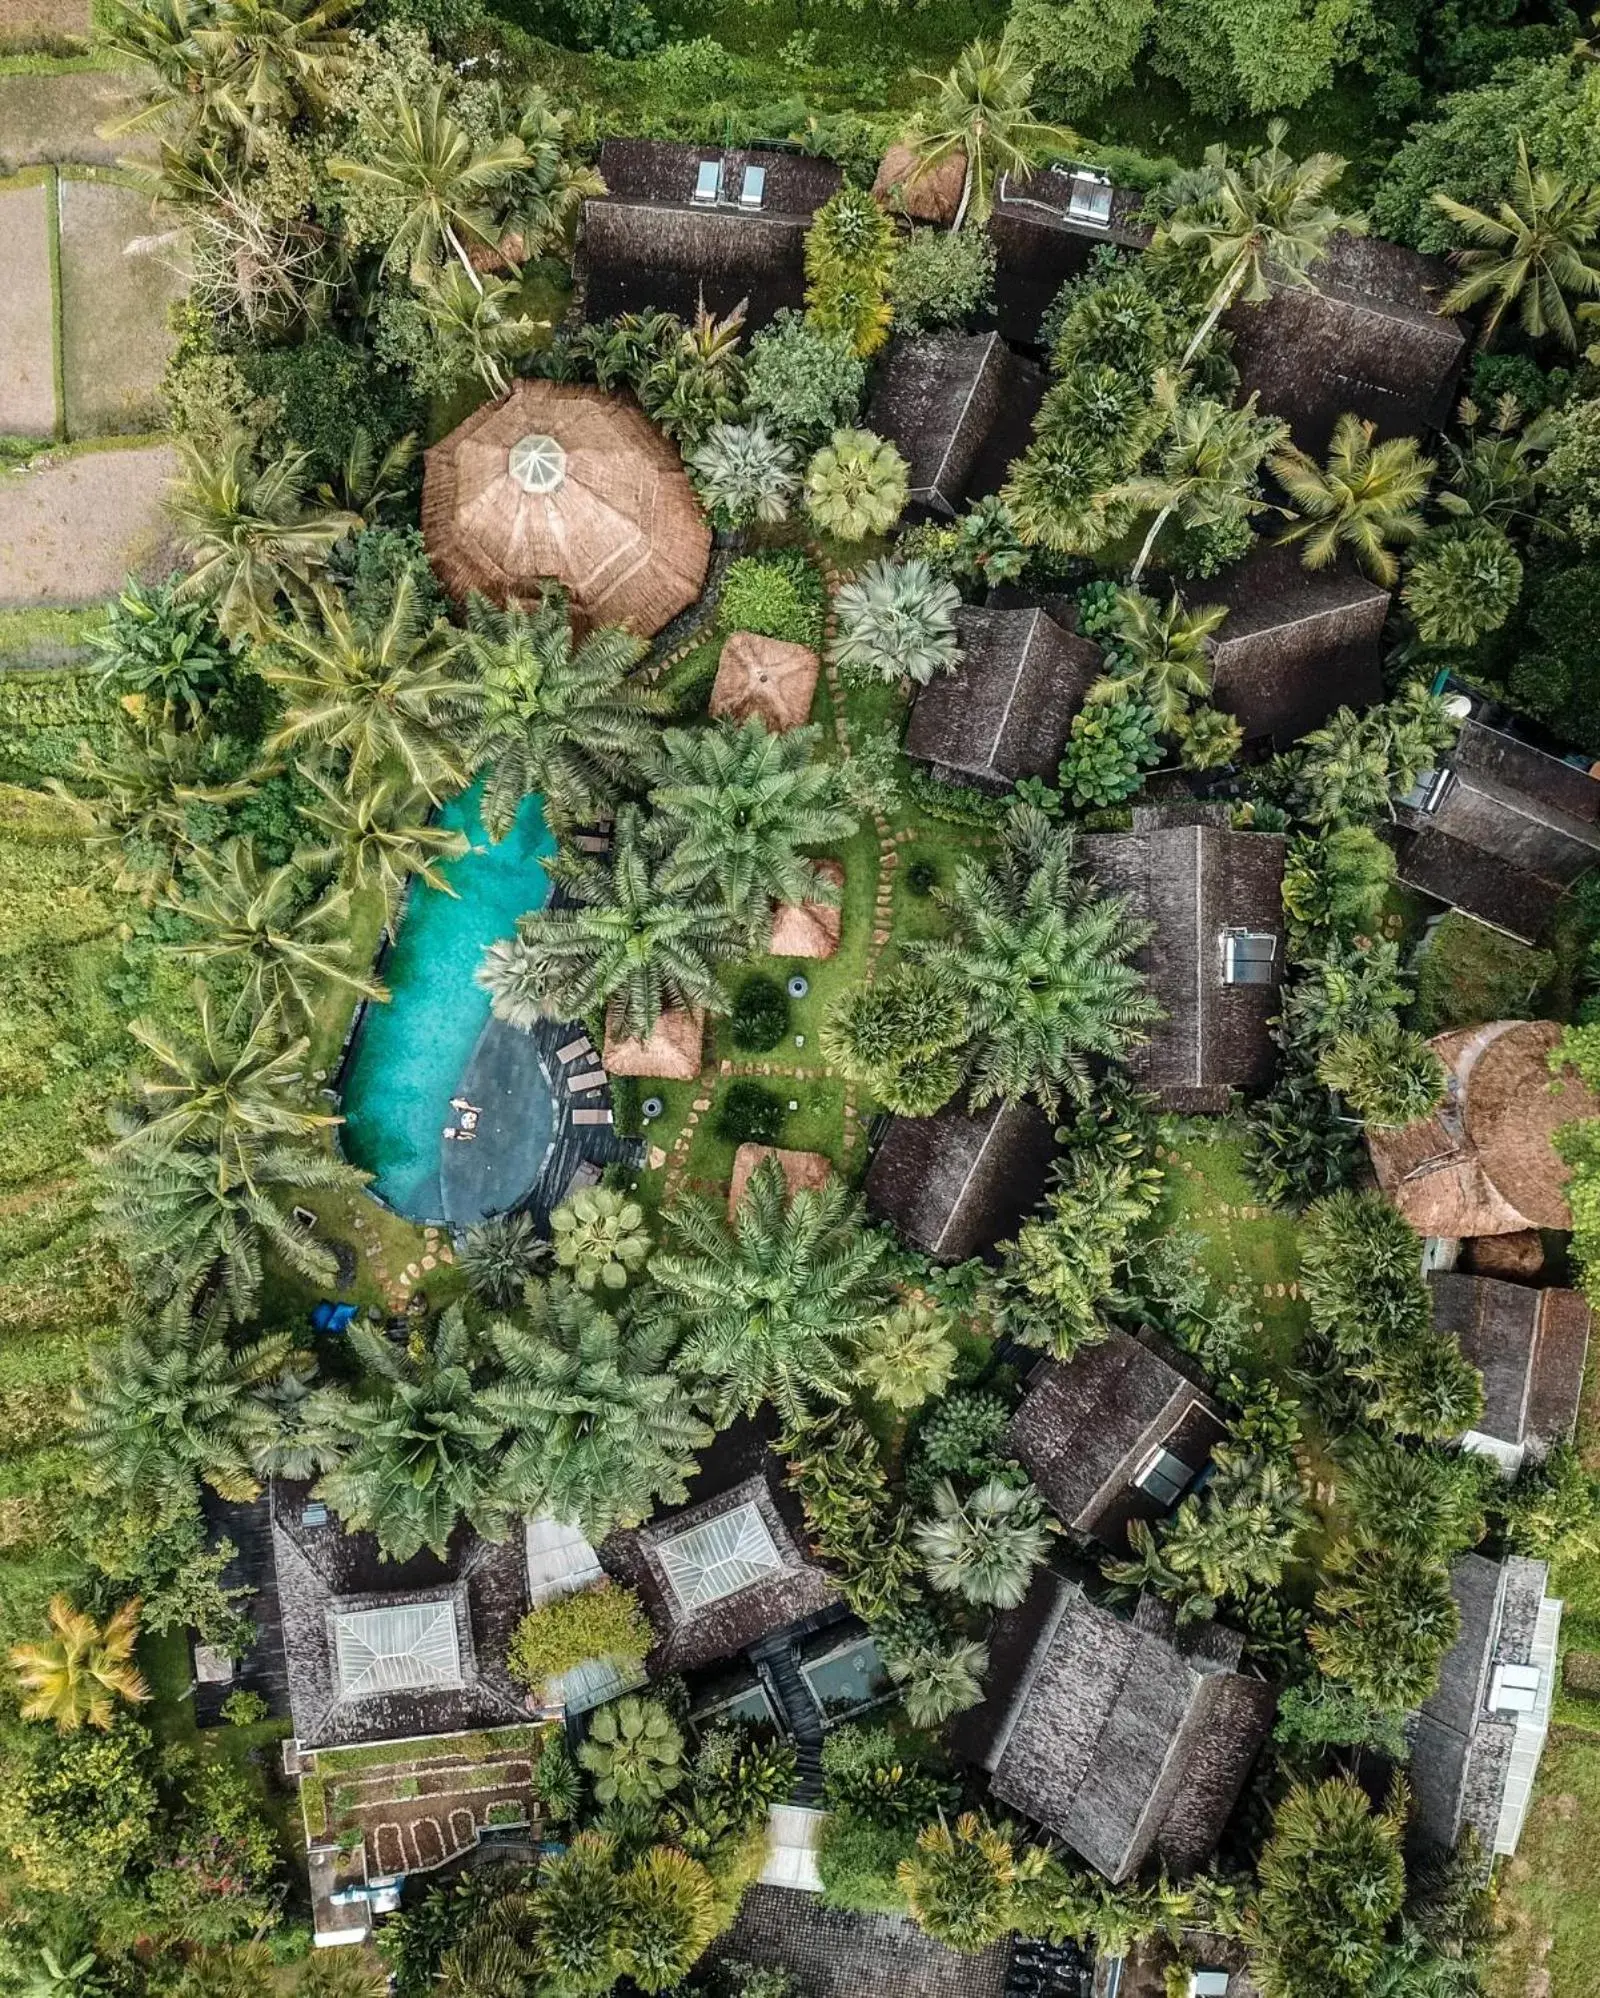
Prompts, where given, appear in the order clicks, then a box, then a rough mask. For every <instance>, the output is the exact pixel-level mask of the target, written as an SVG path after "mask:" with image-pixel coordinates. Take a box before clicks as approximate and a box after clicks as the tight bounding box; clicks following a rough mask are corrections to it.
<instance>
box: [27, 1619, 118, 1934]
mask: <svg viewBox="0 0 1600 1998" xmlns="http://www.w3.org/2000/svg"><path fill="white" fill-rule="evenodd" d="M49 1617H50V1633H51V1634H50V1636H49V1637H47V1638H46V1639H45V1640H44V1641H43V1642H42V1643H40V1644H17V1645H13V1646H12V1649H11V1668H12V1670H13V1671H14V1672H15V1673H16V1675H17V1678H18V1680H19V1682H20V1683H21V1686H22V1689H23V1691H24V1692H25V1693H27V1695H28V1697H27V1699H25V1700H24V1701H23V1703H22V1718H23V1719H24V1720H33V1721H53V1722H54V1723H55V1726H56V1728H57V1730H58V1731H59V1732H60V1733H62V1734H76V1733H77V1731H78V1729H79V1728H80V1727H82V1726H84V1725H85V1723H87V1725H88V1726H90V1727H97V1728H102V1729H104V1728H108V1727H110V1725H111V1723H112V1720H113V1719H114V1718H115V1715H116V1703H117V1701H118V1700H127V1701H128V1702H129V1703H130V1704H133V1705H138V1704H139V1703H140V1702H142V1701H144V1700H148V1699H149V1697H150V1688H149V1687H148V1686H147V1685H146V1684H145V1682H144V1679H143V1678H142V1676H141V1675H140V1672H139V1668H138V1666H137V1665H136V1664H135V1663H134V1659H133V1651H134V1645H135V1644H136V1643H137V1642H138V1637H139V1598H138V1597H137V1596H135V1597H134V1598H133V1600H132V1601H131V1602H126V1603H124V1604H123V1605H122V1607H121V1609H119V1610H118V1611H117V1612H116V1614H115V1615H114V1616H112V1617H110V1618H109V1619H108V1620H107V1622H106V1623H105V1624H104V1625H101V1624H98V1623H96V1622H95V1620H94V1618H93V1617H92V1616H90V1615H89V1614H88V1613H87V1612H86V1611H84V1610H80V1609H74V1608H73V1606H72V1604H71V1603H70V1602H68V1600H67V1598H66V1597H65V1596H54V1597H52V1598H51V1602H50V1610H49ZM92 1960H93V1959H91V1961H92Z"/></svg>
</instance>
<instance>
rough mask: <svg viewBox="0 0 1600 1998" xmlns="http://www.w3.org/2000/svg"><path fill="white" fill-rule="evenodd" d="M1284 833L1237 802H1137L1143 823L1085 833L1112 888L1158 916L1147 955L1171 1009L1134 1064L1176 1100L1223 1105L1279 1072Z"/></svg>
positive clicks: (1171, 1104) (1142, 911) (1186, 1107)
mask: <svg viewBox="0 0 1600 1998" xmlns="http://www.w3.org/2000/svg"><path fill="white" fill-rule="evenodd" d="M1285 851H1286V842H1285V841H1284V839H1283V837H1282V836H1281V835H1280V834H1277V833H1258V832H1234V831H1233V830H1232V828H1231V825H1230V813H1229V809H1228V807H1227V806H1226V805H1204V804H1188V805H1178V804H1173V805H1136V806H1135V807H1134V810H1133V829H1132V830H1131V831H1130V832H1125V833H1093V834H1090V835H1089V836H1087V837H1086V838H1084V839H1083V840H1081V841H1080V842H1079V852H1080V853H1081V854H1082V857H1083V864H1084V866H1085V867H1086V868H1087V869H1088V871H1089V873H1090V874H1091V875H1092V876H1093V877H1094V879H1095V881H1096V882H1097V883H1098V885H1099V887H1100V890H1101V893H1102V894H1105V895H1117V896H1120V897H1122V899H1123V900H1124V901H1125V902H1126V903H1127V905H1128V909H1129V913H1130V914H1131V915H1133V916H1134V917H1135V918H1137V919H1138V920H1139V921H1141V922H1144V923H1148V924H1151V925H1153V934H1152V935H1151V938H1150V941H1149V942H1148V943H1147V944H1145V945H1144V947H1143V948H1142V950H1141V951H1140V952H1139V954H1138V957H1137V959H1136V962H1137V963H1138V965H1139V967H1140V969H1141V970H1142V971H1143V972H1144V975H1145V977H1146V979H1147V980H1148V982H1149V986H1150V990H1151V992H1152V993H1153V994H1154V996H1155V997H1156V999H1158V1000H1159V1001H1160V1004H1161V1007H1162V1011H1163V1013H1164V1014H1165V1016H1166V1017H1165V1018H1164V1019H1161V1020H1157V1021H1156V1022H1155V1023H1154V1024H1153V1025H1152V1026H1151V1027H1150V1028H1149V1029H1148V1039H1146V1040H1145V1041H1144V1042H1143V1043H1141V1044H1139V1045H1137V1046H1135V1047H1133V1048H1132V1049H1130V1051H1129V1054H1128V1058H1127V1065H1128V1067H1129V1069H1130V1070H1131V1071H1132V1073H1133V1074H1134V1075H1136V1076H1137V1077H1138V1078H1139V1080H1140V1081H1141V1082H1143V1083H1144V1084H1145V1085H1146V1086H1147V1087H1149V1088H1151V1089H1153V1090H1155V1091H1156V1092H1157V1094H1158V1095H1159V1096H1160V1098H1161V1101H1162V1103H1163V1104H1164V1105H1165V1106H1166V1107H1167V1108H1168V1109H1170V1110H1177V1111H1181V1112H1202V1113H1209V1112H1220V1111H1223V1110H1225V1109H1226V1108H1227V1106H1228V1094H1229V1091H1230V1090H1233V1089H1261V1088H1265V1087H1266V1086H1267V1085H1268V1084H1269V1083H1270V1082H1271V1081H1272V1077H1273V1074H1274V1071H1275V1069H1276V1066H1277V1053H1276V1049H1275V1048H1274V1045H1273V1041H1272V1036H1271V1034H1270V1032H1269V1031H1268V1022H1269V1021H1270V1020H1271V1019H1272V1018H1273V1017H1274V1015H1275V1014H1276V1013H1277V1011H1278V987H1279V984H1280V983H1281V981H1282V977H1283V952H1284V927H1283V863H1284V854H1285Z"/></svg>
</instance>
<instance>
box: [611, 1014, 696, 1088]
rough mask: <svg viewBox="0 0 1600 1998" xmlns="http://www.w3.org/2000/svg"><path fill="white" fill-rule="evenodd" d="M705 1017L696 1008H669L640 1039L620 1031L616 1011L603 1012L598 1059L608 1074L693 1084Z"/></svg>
mask: <svg viewBox="0 0 1600 1998" xmlns="http://www.w3.org/2000/svg"><path fill="white" fill-rule="evenodd" d="M705 1026H706V1016H705V1013H704V1011H703V1010H702V1009H701V1008H700V1007H698V1006H669V1007H668V1008H667V1010H666V1011H665V1012H664V1013H663V1014H662V1015H661V1017H660V1019H658V1020H657V1021H656V1023H655V1025H654V1026H653V1027H652V1028H651V1029H650V1031H649V1033H648V1034H646V1035H645V1037H644V1039H643V1040H641V1039H640V1038H639V1036H638V1035H637V1034H624V1033H622V1032H620V1031H619V1028H618V1024H617V1014H616V1008H615V1007H614V1006H613V1007H611V1008H610V1009H609V1010H608V1011H607V1013H606V1044H605V1050H604V1052H603V1054H602V1055H601V1057H600V1059H601V1061H602V1062H603V1063H604V1065H605V1069H606V1072H607V1073H608V1074H609V1075H639V1076H649V1077H651V1078H652V1079H653V1080H656V1081H660V1082H693V1080H694V1079H695V1077H696V1076H697V1075H698V1074H699V1073H700V1047H701V1042H702V1040H703V1039H704V1036H705Z"/></svg>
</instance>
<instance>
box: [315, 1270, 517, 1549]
mask: <svg viewBox="0 0 1600 1998" xmlns="http://www.w3.org/2000/svg"><path fill="white" fill-rule="evenodd" d="M350 1340H351V1344H352V1346H353V1347H354V1349H355V1354H356V1357H357V1359H358V1360H359V1361H360V1363H361V1366H362V1370H363V1371H362V1381H361V1386H360V1388H359V1390H358V1391H357V1392H356V1393H354V1394H345V1393H343V1392H342V1391H335V1390H332V1389H330V1390H329V1392H328V1393H327V1395H326V1396H325V1397H324V1404H323V1408H322V1410H321V1413H320V1420H321V1422H322V1423H323V1425H324V1426H325V1427H326V1428H327V1429H328V1430H329V1431H330V1432H331V1433H332V1434H334V1435H336V1436H337V1437H338V1438H339V1439H340V1440H341V1442H342V1444H343V1447H344V1456H343V1459H342V1461H341V1462H340V1464H339V1465H338V1467H337V1468H336V1469H334V1470H332V1471H329V1472H327V1473H326V1475H325V1476H324V1477H323V1478H322V1479H321V1480H320V1481H319V1483H318V1484H317V1487H316V1491H317V1496H318V1497H319V1498H322V1499H325V1500H326V1501H327V1503H328V1504H329V1505H331V1506H332V1507H333V1508H334V1510H335V1511H336V1512H337V1513H338V1514H339V1516H340V1518H341V1519H342V1520H343V1521H344V1523H345V1526H346V1527H347V1528H348V1529H349V1531H351V1532H353V1533H372V1534H375V1535H376V1536H377V1541H378V1546H379V1547H380V1549H381V1550H382V1552H383V1553H384V1555H385V1556H386V1557H387V1558H388V1559H389V1560H391V1561H409V1560H410V1559H411V1557H412V1555H413V1554H416V1553H418V1552H419V1551H420V1550H421V1549H422V1548H424V1547H427V1548H429V1549H430V1550H431V1551H432V1552H433V1553H435V1554H437V1555H438V1556H439V1557H440V1559H441V1560H442V1559H443V1558H444V1554H445V1550H446V1546H447V1544H448V1542H449V1539H450V1536H451V1534H452V1533H453V1532H454V1531H455V1529H456V1527H457V1526H458V1525H459V1524H460V1522H461V1521H462V1520H466V1521H467V1522H468V1523H469V1524H470V1525H471V1526H472V1527H473V1528H475V1530H476V1531H477V1532H479V1533H481V1534H482V1535H483V1536H484V1538H485V1539H488V1540H501V1539H504V1537H505V1535H506V1533H507V1532H508V1531H509V1529H510V1527H511V1525H512V1522H513V1519H514V1518H515V1506H514V1504H513V1503H512V1501H511V1500H510V1499H509V1498H508V1496H507V1494H506V1491H505V1485H504V1478H503V1460H504V1444H505V1433H506V1425H505V1422H504V1420H503V1418H501V1417H500V1416H498V1415H496V1414H493V1413H491V1412H490V1409H489V1404H488V1400H487V1397H486V1395H485V1392H484V1385H483V1379H482V1375H483V1371H484V1368H483V1362H484V1360H485V1358H486V1352H485V1347H484V1343H483V1341H482V1340H481V1339H480V1338H479V1336H478V1335H477V1334H476V1333H475V1332H473V1331H472V1330H471V1328H470V1327H469V1326H468V1324H467V1320H466V1317H465V1315H464V1314H463V1312H462V1309H461V1307H460V1305H459V1304H457V1305H452V1306H451V1308H450V1309H449V1310H448V1311H447V1312H446V1313H445V1314H444V1316H443V1317H442V1318H441V1319H440V1320H439V1322H438V1325H437V1326H436V1328H435V1329H434V1331H433V1333H432V1335H431V1337H430V1338H429V1340H428V1342H427V1343H426V1344H425V1345H424V1346H423V1347H422V1349H421V1351H419V1352H413V1351H412V1350H411V1349H410V1348H399V1347H395V1346H392V1345H391V1344H390V1343H389V1341H388V1340H387V1339H385V1338H384V1337H383V1335H382V1333H381V1332H378V1331H375V1330H374V1329H373V1328H372V1327H370V1326H367V1325H364V1324H362V1323H360V1322H359V1321H358V1322H357V1323H356V1324H354V1325H352V1326H351V1328H350Z"/></svg>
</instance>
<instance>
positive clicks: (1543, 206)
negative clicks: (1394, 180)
mask: <svg viewBox="0 0 1600 1998" xmlns="http://www.w3.org/2000/svg"><path fill="white" fill-rule="evenodd" d="M1433 198H1434V201H1435V202H1436V203H1437V204H1438V206H1439V207H1440V208H1442V209H1443V210H1444V212H1445V214H1446V215H1448V216H1449V217H1450V220H1451V221H1452V222H1454V223H1455V225H1456V226H1457V228H1458V229H1460V231H1461V233H1462V234H1463V235H1464V236H1465V237H1466V239H1467V242H1468V244H1469V246H1470V247H1468V248H1466V249H1461V250H1457V251H1455V252H1454V262H1455V265H1456V268H1457V269H1458V270H1459V271H1460V272H1461V278H1460V281H1459V282H1458V283H1457V284H1456V286H1455V288H1454V289H1453V290H1452V291H1451V292H1450V293H1449V295H1448V296H1447V297H1446V299H1445V300H1444V303H1443V304H1442V305H1441V306H1440V307H1439V310H1440V311H1441V312H1470V311H1471V310H1472V308H1473V307H1474V306H1477V305H1481V304H1483V302H1484V300H1485V299H1492V300H1493V303H1492V304H1491V305H1490V307H1489V311H1488V314H1487V315H1486V317H1485V319H1484V322H1483V326H1482V328H1481V330H1480V332H1479V335H1478V342H1479V345H1480V346H1483V347H1487V346H1488V345H1489V344H1490V343H1491V341H1492V340H1493V339H1494V336H1495V334H1496V332H1497V331H1498V330H1499V326H1500V321H1501V320H1502V319H1503V318H1504V317H1505V315H1506V313H1507V312H1508V311H1509V310H1510V308H1511V307H1512V306H1513V305H1514V306H1516V308H1517V318H1518V321H1519V323H1520V324H1521V327H1522V330H1523V332H1524V333H1526V334H1527V335H1528V337H1529V339H1530V340H1538V339H1542V338H1543V337H1544V336H1545V335H1546V334H1547V333H1548V334H1551V335H1553V336H1554V337H1555V339H1556V340H1558V341H1559V342H1560V344H1561V345H1562V346H1563V347H1576V346H1577V344H1578V332H1577V328H1576V326H1575V325H1574V324H1573V318H1572V311H1571V308H1570V307H1569V306H1568V304H1567V300H1568V298H1569V297H1576V298H1593V297H1594V295H1595V294H1596V292H1600V247H1597V245H1596V242H1595V237H1596V235H1597V234H1600V186H1591V187H1581V188H1579V187H1574V186H1573V185H1572V184H1571V183H1570V182H1569V181H1566V180H1563V179H1562V178H1561V176H1560V175H1559V174H1552V173H1547V172H1545V171H1544V169H1543V168H1541V169H1540V170H1539V172H1538V173H1535V172H1534V171H1533V169H1532V167H1531V166H1530V165H1529V163H1528V146H1527V141H1526V140H1525V139H1524V138H1523V136H1522V134H1521V133H1520V132H1519V133H1518V134H1517V170H1516V173H1515V174H1514V175H1513V176H1512V181H1511V192H1510V194H1509V195H1508V196H1507V198H1506V199H1505V200H1504V201H1502V202H1500V203H1499V205H1498V206H1497V208H1496V209H1495V212H1494V214H1493V215H1487V214H1485V213H1484V211H1483V210H1482V209H1481V208H1473V207H1471V206H1470V205H1469V204H1468V203H1467V202H1464V201H1457V200H1456V199H1455V198H1454V197H1453V196H1451V195H1448V194H1444V193H1441V192H1438V191H1435V193H1434V197H1433Z"/></svg>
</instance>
